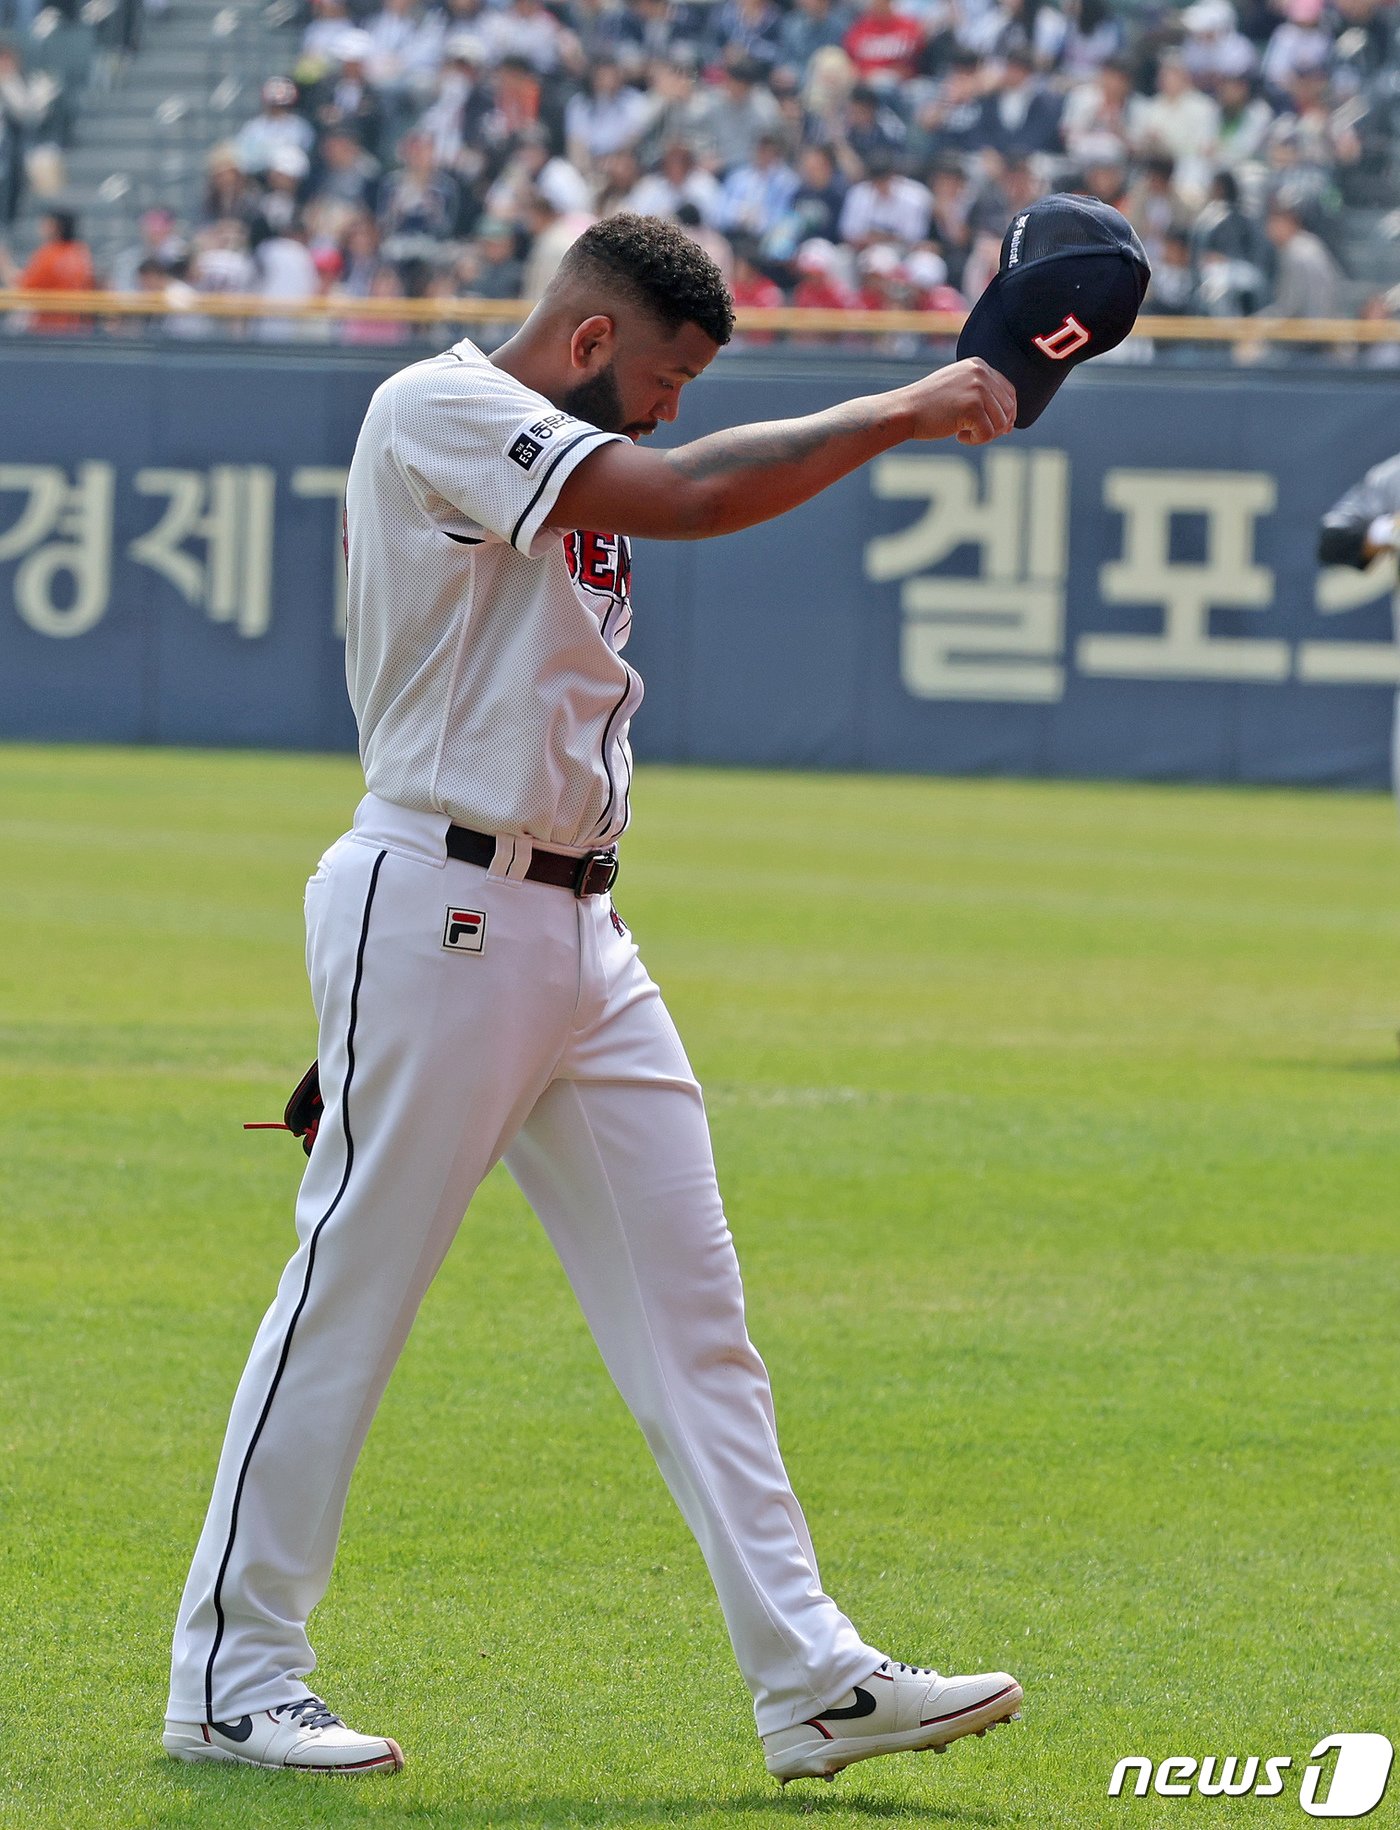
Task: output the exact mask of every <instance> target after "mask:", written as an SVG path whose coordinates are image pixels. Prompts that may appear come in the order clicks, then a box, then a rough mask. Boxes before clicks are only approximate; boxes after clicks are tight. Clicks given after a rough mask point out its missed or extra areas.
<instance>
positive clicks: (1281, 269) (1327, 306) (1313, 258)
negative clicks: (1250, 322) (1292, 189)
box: [1265, 198, 1342, 318]
mask: <svg viewBox="0 0 1400 1830" xmlns="http://www.w3.org/2000/svg"><path fill="white" fill-rule="evenodd" d="M1265 226H1266V228H1267V231H1268V236H1269V240H1270V241H1271V242H1272V243H1273V245H1274V248H1275V250H1276V251H1277V255H1278V273H1277V277H1276V280H1275V285H1274V296H1273V298H1272V299H1271V300H1270V301H1269V304H1268V307H1267V310H1268V315H1269V316H1270V317H1271V318H1337V317H1340V316H1341V315H1342V274H1341V269H1340V268H1339V267H1338V266H1337V263H1336V261H1335V260H1333V258H1332V256H1331V255H1330V254H1329V253H1328V251H1327V248H1326V246H1325V244H1324V243H1323V242H1322V241H1320V240H1319V238H1318V237H1317V236H1316V235H1314V234H1313V233H1312V231H1311V230H1309V229H1307V228H1305V227H1304V226H1303V223H1302V221H1301V220H1300V219H1299V216H1298V213H1297V211H1296V209H1295V208H1294V207H1293V206H1292V205H1290V204H1287V203H1285V202H1283V201H1282V200H1281V199H1278V198H1276V199H1275V200H1274V201H1273V202H1272V203H1271V204H1270V205H1269V214H1268V219H1267V222H1266V225H1265Z"/></svg>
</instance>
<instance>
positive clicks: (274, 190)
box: [253, 146, 311, 243]
mask: <svg viewBox="0 0 1400 1830" xmlns="http://www.w3.org/2000/svg"><path fill="white" fill-rule="evenodd" d="M310 174H311V161H310V160H309V159H308V158H307V156H306V154H305V153H304V152H302V151H301V149H300V148H299V147H296V146H279V147H278V148H277V150H276V151H275V152H274V153H273V155H272V162H271V164H270V165H269V166H268V168H267V171H266V173H265V174H264V181H263V194H262V196H261V197H260V198H259V199H258V205H257V212H256V214H255V216H254V218H253V240H254V242H255V243H256V242H257V241H259V240H260V239H261V237H262V236H263V235H285V234H286V232H287V230H288V229H289V228H291V226H292V224H293V223H294V222H296V221H297V219H298V217H299V215H300V212H301V204H300V199H301V190H302V186H303V185H304V184H305V183H306V180H307V178H308V177H309V176H310Z"/></svg>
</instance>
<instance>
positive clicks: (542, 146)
mask: <svg viewBox="0 0 1400 1830" xmlns="http://www.w3.org/2000/svg"><path fill="white" fill-rule="evenodd" d="M537 190H538V191H542V192H543V193H544V195H545V196H546V197H547V198H548V199H549V201H550V202H551V203H552V204H553V205H554V207H555V209H556V210H558V212H559V214H560V215H561V216H570V215H577V214H580V213H582V214H587V212H588V211H589V210H590V209H591V208H592V205H593V186H592V185H591V184H590V183H589V181H588V179H587V178H585V177H584V175H583V173H582V172H581V171H580V170H579V169H578V167H577V166H576V165H573V164H571V163H570V161H569V160H568V159H566V158H564V157H563V156H562V154H559V153H551V152H550V150H549V134H548V132H547V131H546V130H545V128H543V127H540V126H538V125H536V126H534V127H527V128H525V129H523V130H522V132H520V133H519V134H517V135H516V137H515V140H514V143H513V150H512V151H511V153H510V155H509V157H508V158H507V159H506V161H505V163H504V164H503V165H502V166H501V167H500V169H499V171H498V172H497V174H496V178H495V180H494V182H493V183H492V184H491V185H490V187H489V188H488V190H487V192H486V204H485V209H486V214H487V215H488V216H502V217H504V218H505V219H506V220H507V221H508V222H519V221H520V220H521V219H522V218H523V216H524V214H525V210H526V208H527V206H528V204H529V201H530V196H531V193H532V192H533V191H537Z"/></svg>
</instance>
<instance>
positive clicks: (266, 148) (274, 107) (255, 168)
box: [234, 76, 316, 177]
mask: <svg viewBox="0 0 1400 1830" xmlns="http://www.w3.org/2000/svg"><path fill="white" fill-rule="evenodd" d="M315 139H316V136H315V133H314V132H313V130H312V127H311V123H310V122H309V121H308V120H305V119H304V118H303V117H302V116H301V115H300V114H298V113H297V86H296V84H295V83H294V82H293V81H292V80H291V78H290V77H287V76H274V77H273V78H272V79H271V80H270V81H269V82H265V83H264V84H263V87H262V112H261V114H255V115H254V116H253V118H252V120H251V121H247V122H245V123H244V125H243V126H242V128H240V130H239V133H238V137H237V139H236V140H235V141H234V151H235V153H236V154H237V158H238V163H239V165H240V166H241V167H242V168H243V170H244V171H245V172H249V173H251V174H253V175H254V176H255V177H261V176H262V174H263V173H264V172H265V171H266V170H267V168H268V167H269V165H271V163H272V155H273V154H274V153H275V152H276V151H277V150H278V148H279V147H283V146H293V147H295V148H296V150H297V151H298V152H301V153H305V154H309V153H310V151H311V148H312V146H313V145H314V144H315Z"/></svg>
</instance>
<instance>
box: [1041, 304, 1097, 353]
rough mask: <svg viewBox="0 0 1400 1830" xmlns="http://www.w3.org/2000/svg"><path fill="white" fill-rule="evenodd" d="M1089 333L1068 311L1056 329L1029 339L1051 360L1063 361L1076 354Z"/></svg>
mask: <svg viewBox="0 0 1400 1830" xmlns="http://www.w3.org/2000/svg"><path fill="white" fill-rule="evenodd" d="M1089 335H1090V333H1089V332H1088V331H1087V330H1085V328H1084V326H1083V325H1082V324H1081V323H1080V322H1079V320H1078V318H1076V317H1075V316H1074V314H1073V313H1070V314H1068V315H1067V316H1066V318H1065V321H1064V323H1063V324H1062V325H1061V326H1060V328H1059V329H1058V330H1057V331H1053V332H1052V333H1051V334H1050V335H1049V336H1048V337H1032V339H1031V341H1032V342H1033V343H1034V344H1035V347H1036V348H1037V349H1038V350H1039V351H1040V353H1041V355H1042V356H1048V357H1049V358H1050V360H1051V361H1052V362H1063V361H1064V360H1065V358H1066V357H1067V356H1073V355H1076V354H1077V353H1078V352H1079V351H1080V350H1082V349H1083V347H1084V345H1085V344H1086V343H1087V342H1088V341H1089Z"/></svg>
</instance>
